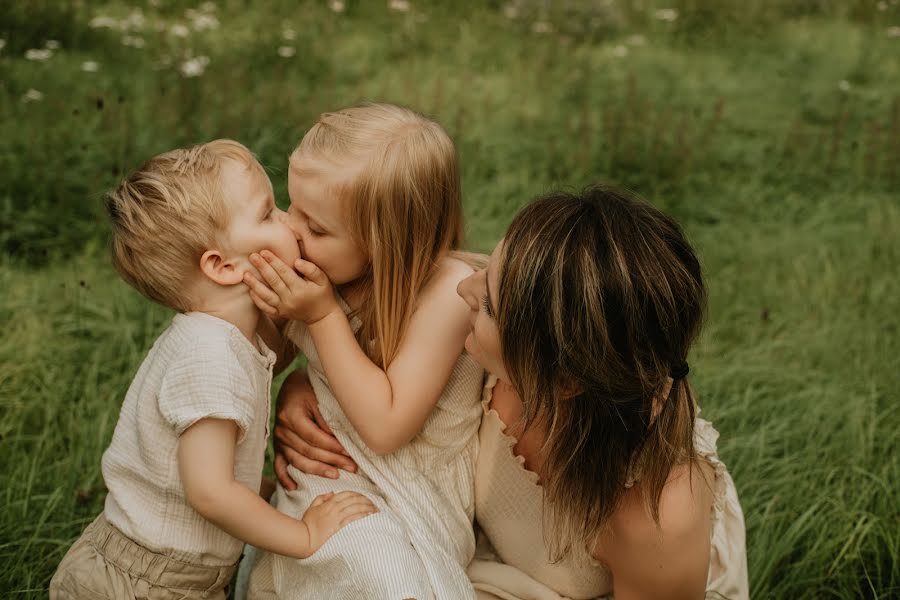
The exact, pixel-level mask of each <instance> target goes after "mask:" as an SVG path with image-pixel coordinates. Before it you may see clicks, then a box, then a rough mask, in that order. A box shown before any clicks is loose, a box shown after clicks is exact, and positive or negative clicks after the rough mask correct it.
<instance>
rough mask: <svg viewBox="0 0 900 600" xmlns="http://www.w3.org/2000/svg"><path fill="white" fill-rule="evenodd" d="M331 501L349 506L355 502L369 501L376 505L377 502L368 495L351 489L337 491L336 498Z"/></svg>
mask: <svg viewBox="0 0 900 600" xmlns="http://www.w3.org/2000/svg"><path fill="white" fill-rule="evenodd" d="M331 501H332V502H334V503H335V504H337V505H339V506H349V505H351V504H353V503H354V502H364V503H368V504H370V505H372V506H375V504H374V503H373V502H372V501H371V500H369V499H368V498H367V497H366V496H363V495H362V494H360V493H358V492H350V491H344V492H338V493H336V494H335V495H334V498H332V499H331Z"/></svg>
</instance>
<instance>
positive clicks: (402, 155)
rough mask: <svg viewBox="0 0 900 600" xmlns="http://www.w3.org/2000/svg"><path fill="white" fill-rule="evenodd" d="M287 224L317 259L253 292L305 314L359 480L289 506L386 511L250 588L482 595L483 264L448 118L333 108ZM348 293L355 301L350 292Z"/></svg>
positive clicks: (301, 338)
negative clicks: (473, 280) (326, 504)
mask: <svg viewBox="0 0 900 600" xmlns="http://www.w3.org/2000/svg"><path fill="white" fill-rule="evenodd" d="M288 190H289V193H290V197H291V206H290V210H289V212H288V222H289V225H290V226H291V228H292V229H293V230H294V233H295V234H296V236H297V239H298V240H299V241H300V246H301V252H302V259H300V260H297V261H296V262H295V263H294V265H293V267H294V268H295V269H296V270H297V271H298V272H299V273H300V274H299V275H298V274H297V273H296V272H295V271H294V270H293V269H292V268H291V267H290V266H288V265H286V264H285V263H283V262H282V261H280V260H279V259H278V258H277V257H276V256H275V255H273V254H272V253H269V252H263V253H262V254H261V255H256V256H253V257H251V260H253V261H254V264H255V265H256V266H257V268H258V269H259V270H260V273H261V275H262V277H263V279H265V281H266V283H267V284H268V285H265V284H263V283H262V282H261V281H259V280H258V279H257V278H255V277H253V276H252V275H251V276H250V277H247V278H246V279H245V281H246V283H247V284H248V285H249V286H250V289H251V296H252V298H253V300H254V302H255V303H256V304H257V306H259V307H260V308H261V309H262V310H263V311H264V312H266V313H267V314H269V315H272V316H273V317H281V318H289V319H291V320H293V322H292V323H291V324H289V325H288V327H287V329H286V334H287V336H288V337H289V338H290V339H291V340H293V341H294V342H295V343H296V345H297V347H298V348H299V349H300V350H301V351H302V352H303V353H304V354H305V355H306V358H307V360H308V373H309V378H310V380H311V382H312V385H313V387H314V388H315V390H316V393H317V395H318V397H319V399H320V407H321V414H322V417H323V418H324V420H325V421H326V422H327V425H328V426H329V427H330V428H331V430H332V431H333V432H334V434H335V436H336V437H337V439H338V440H339V441H340V442H341V444H343V446H344V447H345V448H346V450H347V452H348V454H349V455H350V457H351V458H352V459H353V460H354V461H356V463H357V464H358V465H359V470H358V472H357V473H348V472H343V473H341V475H340V478H339V479H337V480H334V479H329V478H325V477H316V476H305V475H304V476H297V477H294V479H295V481H297V482H298V483H299V486H298V487H297V489H296V490H293V491H287V490H285V489H284V488H279V489H278V491H277V492H276V497H275V500H274V502H275V503H276V505H277V507H278V509H279V510H281V511H283V512H285V513H287V514H289V515H295V514H302V513H303V511H304V510H305V509H306V507H307V506H309V504H310V502H312V500H313V498H315V497H316V496H317V495H319V494H322V493H327V492H331V491H338V490H341V491H343V490H353V491H356V492H359V493H362V494H365V495H366V496H368V497H370V498H371V499H372V500H373V501H374V502H375V504H376V505H377V506H378V508H379V509H380V513H378V514H376V515H374V516H372V517H370V518H369V519H366V520H365V521H366V523H365V525H364V526H362V527H355V526H353V525H351V526H349V527H347V528H346V529H345V530H344V532H343V534H341V533H339V534H338V535H337V536H335V537H334V538H332V540H330V541H329V543H328V544H326V545H325V546H324V547H323V548H322V549H321V551H320V552H319V553H317V554H316V555H315V557H313V558H311V559H308V560H299V561H298V560H292V559H284V558H283V557H280V556H277V555H274V554H264V555H262V556H260V558H259V559H258V560H257V561H256V562H255V565H254V566H253V570H252V572H251V575H250V584H249V585H250V588H249V596H250V597H251V598H257V597H264V596H266V595H267V594H275V595H277V597H279V598H319V597H324V595H325V594H326V593H327V594H329V597H339V598H385V599H392V600H393V599H400V598H417V599H419V600H425V599H427V598H434V597H437V598H452V599H454V600H456V599H464V598H474V591H473V589H472V586H471V584H470V582H469V580H468V578H467V577H466V574H465V568H466V566H467V565H468V563H469V561H470V560H471V558H472V556H473V553H474V547H475V540H474V535H473V533H472V527H471V523H472V518H473V510H474V497H473V475H474V464H475V456H476V449H477V448H476V446H477V441H476V440H477V432H478V424H479V420H480V416H481V410H480V406H479V403H478V401H479V397H480V393H481V388H482V382H483V370H482V368H481V367H480V366H479V365H478V364H477V363H476V362H475V361H474V360H472V359H471V358H470V357H469V356H468V354H466V353H464V344H465V338H466V334H467V332H468V328H469V326H468V321H469V310H468V306H467V305H466V303H465V302H464V301H463V300H462V299H461V298H460V297H459V296H458V295H457V294H456V286H457V284H458V283H459V282H460V281H461V280H462V279H464V278H465V277H467V276H468V275H470V274H471V273H472V268H471V267H470V266H469V265H468V264H466V262H464V261H463V260H460V256H461V255H459V254H456V253H455V252H454V250H455V249H456V248H457V247H458V246H459V243H460V238H461V220H462V210H461V205H460V197H459V174H458V167H457V161H456V153H455V150H454V147H453V144H452V142H451V141H450V139H449V137H448V136H447V134H446V133H445V132H444V130H443V129H441V127H440V126H439V125H437V124H436V123H434V122H432V121H429V120H428V119H425V118H424V117H422V116H421V115H418V114H416V113H414V112H412V111H409V110H406V109H403V108H399V107H396V106H390V105H367V106H362V107H358V108H350V109H346V110H342V111H339V112H336V113H326V114H324V115H322V116H321V117H320V118H319V120H318V122H317V123H316V125H315V126H314V127H313V128H312V129H311V130H310V131H309V132H308V133H307V135H306V136H305V137H304V138H303V140H302V141H301V143H300V146H299V147H298V148H297V150H295V152H294V153H293V155H292V156H291V159H290V171H289V175H288ZM335 288H336V290H337V292H339V293H340V296H336V294H335Z"/></svg>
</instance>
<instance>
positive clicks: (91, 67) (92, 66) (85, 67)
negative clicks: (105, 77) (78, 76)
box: [81, 60, 100, 73]
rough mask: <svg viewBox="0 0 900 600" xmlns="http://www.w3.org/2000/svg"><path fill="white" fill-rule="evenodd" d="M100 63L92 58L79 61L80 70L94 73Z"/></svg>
mask: <svg viewBox="0 0 900 600" xmlns="http://www.w3.org/2000/svg"><path fill="white" fill-rule="evenodd" d="M99 68H100V65H99V64H98V63H96V62H94V61H92V60H86V61H84V62H83V63H81V70H82V71H84V72H85V73H96V72H97V70H98V69H99Z"/></svg>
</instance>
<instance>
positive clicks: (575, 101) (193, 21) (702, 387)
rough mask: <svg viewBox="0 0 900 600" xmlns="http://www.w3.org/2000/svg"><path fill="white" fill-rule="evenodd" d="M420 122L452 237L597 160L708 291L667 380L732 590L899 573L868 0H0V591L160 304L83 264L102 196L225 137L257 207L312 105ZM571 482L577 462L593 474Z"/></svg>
mask: <svg viewBox="0 0 900 600" xmlns="http://www.w3.org/2000/svg"><path fill="white" fill-rule="evenodd" d="M364 100H379V101H388V102H396V103H401V104H404V105H408V106H411V107H413V108H415V109H417V110H419V111H421V112H424V113H426V114H428V115H430V116H433V117H434V118H436V119H437V120H438V121H440V122H441V123H442V124H443V125H444V126H445V127H446V128H447V129H448V131H449V132H450V134H451V135H452V136H453V138H454V139H455V141H456V143H457V144H458V148H459V152H460V157H461V162H462V172H463V183H464V202H465V208H466V218H467V228H466V231H467V236H468V244H469V247H470V248H473V249H477V250H489V249H490V248H491V247H492V245H493V244H494V243H495V241H496V240H497V239H498V238H499V236H500V235H501V234H502V232H503V230H504V228H505V226H506V224H507V223H508V221H509V219H510V217H511V216H512V214H513V213H514V212H515V211H516V209H517V208H519V207H520V206H522V205H524V204H525V203H527V202H528V201H529V199H531V198H532V197H534V196H535V195H537V194H539V193H542V192H545V191H547V190H550V189H554V188H559V187H566V188H575V189H577V188H580V187H581V186H583V185H585V184H587V183H589V182H593V181H597V180H613V181H616V182H618V183H620V184H624V185H627V186H629V187H631V188H633V189H635V190H637V191H638V192H639V193H641V194H643V195H644V196H646V197H647V198H649V199H650V200H651V201H653V202H654V203H655V204H657V205H658V206H660V207H662V208H663V209H665V210H667V211H669V212H670V213H671V214H673V215H674V216H675V217H677V218H678V219H679V220H680V221H681V222H682V223H683V224H684V226H685V228H686V230H687V232H688V234H689V236H690V238H691V239H692V241H693V243H694V244H695V245H696V247H697V249H698V250H699V252H700V255H701V258H702V260H703V263H704V268H705V271H706V277H707V280H708V283H709V287H710V295H711V301H710V311H709V317H708V321H707V326H706V330H705V333H704V335H703V337H702V339H701V342H700V344H699V345H698V346H697V348H696V349H695V351H694V354H693V356H692V357H691V360H692V371H691V373H692V375H691V377H692V379H693V381H694V384H695V386H696V387H697V389H698V392H699V395H700V398H701V405H702V407H703V415H704V416H705V417H706V418H708V419H710V420H711V421H713V423H714V424H715V425H716V427H717V428H718V429H719V431H720V432H721V434H722V435H721V438H720V444H719V449H720V453H721V455H722V457H723V458H724V460H725V462H726V463H727V464H728V465H729V468H730V469H731V472H732V474H733V476H734V479H735V481H736V484H737V488H738V491H739V494H740V496H741V501H742V503H743V507H744V511H745V516H746V520H747V545H748V555H749V566H750V583H751V593H752V596H753V597H754V598H889V597H890V598H895V597H897V596H898V595H900V572H898V571H900V567H898V556H900V484H898V481H900V455H898V434H897V432H898V431H900V415H898V402H897V400H898V393H897V388H898V379H900V378H898V375H897V374H898V373H900V358H898V357H900V332H898V322H900V316H898V315H900V283H898V267H897V265H898V264H900V196H898V189H900V2H898V1H897V0H885V1H878V2H876V1H869V0H846V1H844V2H839V1H829V0H718V1H716V0H660V1H658V2H657V1H634V2H627V1H624V0H569V1H559V2H550V1H548V0H545V1H539V0H518V1H516V0H512V1H510V2H474V1H456V2H452V3H450V2H424V1H416V0H409V1H406V0H392V1H371V2H363V1H356V2H354V1H352V0H344V1H340V0H332V1H330V2H329V1H324V0H322V1H317V2H310V1H300V2H296V1H287V0H285V1H281V2H278V1H267V2H241V1H237V0H229V1H225V2H215V3H214V2H205V3H202V4H198V3H190V2H183V1H174V0H171V1H170V0H155V1H148V2H124V1H119V2H109V3H105V2H88V1H83V0H81V1H78V0H68V1H65V0H56V1H50V0H35V1H29V2H25V1H21V0H19V1H7V2H4V3H2V4H0V114H2V115H3V118H2V120H0V248H2V253H0V289H2V297H0V331H2V341H0V360H2V362H0V591H2V592H3V596H4V597H12V598H32V597H34V598H39V597H44V596H45V594H46V592H45V591H44V590H45V589H46V584H47V583H48V581H49V578H50V576H51V574H52V573H53V570H54V568H55V566H56V564H57V563H58V561H59V560H60V559H61V557H62V555H63V553H64V552H65V550H66V549H67V548H68V546H69V544H70V543H71V542H72V541H73V539H74V538H75V537H76V536H77V535H78V534H79V533H80V531H81V530H82V528H83V527H84V526H85V525H86V524H87V523H88V522H89V521H90V519H92V518H93V516H94V515H95V514H96V513H97V512H98V511H99V510H100V509H101V507H102V502H103V496H104V488H103V481H102V478H101V476H100V455H101V453H102V451H103V449H104V448H105V446H106V444H107V443H108V441H109V439H110V437H111V435H112V429H113V427H114V425H115V421H116V417H117V409H118V406H119V403H120V402H121V399H122V397H123V395H124V392H125V390H126V389H127V386H128V383H129V382H130V378H131V376H132V375H133V373H134V371H135V369H136V368H137V366H138V364H139V363H140V360H141V359H142V357H143V356H144V354H145V353H146V351H147V350H148V348H149V347H150V344H151V343H152V341H153V339H154V338H155V336H156V335H157V334H158V333H159V331H160V330H161V329H162V328H163V327H165V325H166V324H167V321H168V319H169V318H170V317H171V314H170V313H169V312H168V311H166V310H164V309H162V308H159V307H156V306H153V305H151V304H150V303H148V302H147V301H145V300H143V299H142V298H141V297H139V296H138V295H137V294H136V293H135V292H134V291H132V290H131V289H130V288H128V287H127V286H125V284H123V283H122V282H120V281H119V280H118V279H117V277H116V275H115V272H114V271H113V269H112V268H111V265H110V262H109V259H108V256H107V253H106V250H105V240H106V235H107V227H106V222H105V219H104V215H103V212H102V203H101V198H102V194H103V192H104V191H105V190H106V189H108V188H109V187H110V186H112V185H114V184H115V182H116V181H117V180H118V179H119V178H120V177H122V176H123V174H124V173H126V172H127V171H129V170H130V169H133V168H134V167H136V166H137V165H138V164H140V162H141V161H142V160H144V159H146V158H148V157H149V156H151V155H153V154H156V153H158V152H161V151H164V150H168V149H171V148H173V147H177V146H183V145H188V144H193V143H196V142H200V141H206V140H209V139H212V138H217V137H232V138H235V139H238V140H240V141H241V142H243V143H245V144H247V145H248V146H249V147H250V148H252V149H253V150H254V151H255V152H256V153H258V155H259V157H260V159H261V161H262V162H263V164H264V165H266V167H267V169H268V170H269V172H270V175H271V177H272V180H273V183H274V185H275V190H276V194H277V197H278V199H279V202H280V203H281V204H282V205H285V204H286V202H287V195H286V193H285V183H286V177H285V166H286V163H287V156H288V154H289V152H290V151H291V149H292V148H293V147H294V146H295V145H296V143H297V142H298V141H299V139H300V137H301V136H302V135H303V133H304V131H305V130H306V128H308V127H309V126H310V125H311V123H312V122H313V121H314V119H315V117H316V115H318V114H319V113H320V112H323V111H326V110H331V109H336V108H340V107H343V106H347V105H350V104H354V103H357V102H360V101H364ZM601 475H602V474H601Z"/></svg>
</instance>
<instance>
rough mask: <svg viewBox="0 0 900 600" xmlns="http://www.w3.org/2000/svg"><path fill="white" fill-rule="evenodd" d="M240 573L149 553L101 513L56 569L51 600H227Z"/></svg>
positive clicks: (51, 586)
mask: <svg viewBox="0 0 900 600" xmlns="http://www.w3.org/2000/svg"><path fill="white" fill-rule="evenodd" d="M235 568H236V565H232V566H228V567H207V566H203V565H196V564H191V563H188V562H184V561H180V560H177V559H176V558H173V557H170V556H165V555H162V554H158V553H156V552H153V551H151V550H148V549H147V548H144V547H143V546H141V545H140V544H138V543H136V542H134V541H132V540H131V539H130V538H128V537H127V536H125V534H123V533H122V532H121V531H119V530H118V529H116V528H115V527H113V526H112V525H110V524H109V523H107V521H106V518H105V517H104V516H103V514H102V513H101V514H100V516H99V517H97V518H96V519H95V520H94V522H93V523H91V524H90V525H88V527H87V529H85V530H84V533H82V534H81V537H80V538H78V540H77V541H76V542H75V543H74V544H73V545H72V547H71V548H69V551H68V552H67V553H66V555H65V556H64V557H63V559H62V562H61V563H60V564H59V567H57V569H56V573H55V574H54V575H53V579H52V580H51V581H50V600H76V599H77V600H82V599H83V600H128V599H132V598H133V599H135V600H176V599H178V600H180V599H187V598H215V599H217V600H224V599H225V598H226V586H227V585H228V583H229V582H230V581H231V577H232V575H233V574H234V571H235Z"/></svg>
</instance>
